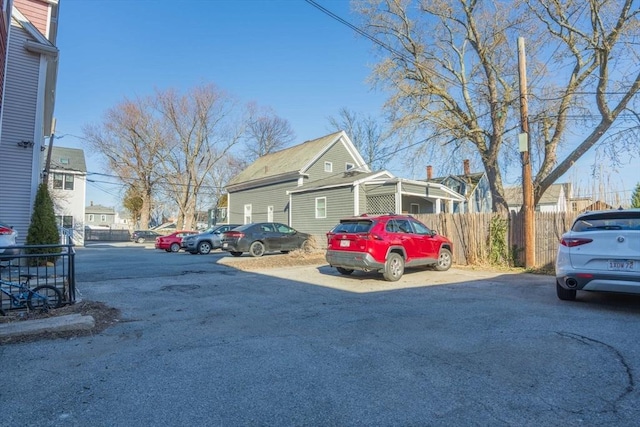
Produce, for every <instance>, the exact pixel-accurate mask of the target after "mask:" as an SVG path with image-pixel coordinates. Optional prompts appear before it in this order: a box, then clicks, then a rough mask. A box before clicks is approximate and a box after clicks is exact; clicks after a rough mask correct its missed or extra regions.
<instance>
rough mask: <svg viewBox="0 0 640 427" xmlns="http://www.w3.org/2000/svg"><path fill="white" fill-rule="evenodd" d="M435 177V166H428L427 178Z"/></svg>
mask: <svg viewBox="0 0 640 427" xmlns="http://www.w3.org/2000/svg"><path fill="white" fill-rule="evenodd" d="M432 179H433V166H431V165H429V166H427V180H429V181H431V180H432Z"/></svg>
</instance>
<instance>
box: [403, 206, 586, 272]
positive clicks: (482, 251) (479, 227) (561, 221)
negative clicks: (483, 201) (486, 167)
mask: <svg viewBox="0 0 640 427" xmlns="http://www.w3.org/2000/svg"><path fill="white" fill-rule="evenodd" d="M414 216H415V217H416V218H417V219H419V220H420V221H422V222H424V223H425V224H426V225H427V226H428V227H429V228H431V229H433V230H437V231H438V233H440V234H442V235H444V236H447V237H448V238H449V239H450V240H451V241H452V242H453V251H454V253H453V259H454V261H455V262H456V263H457V264H466V265H482V264H485V265H486V264H490V261H491V260H490V254H491V249H492V248H491V238H490V237H491V225H492V219H493V218H494V217H496V216H497V217H498V218H499V219H502V220H503V221H505V222H506V226H507V230H506V238H507V242H506V250H507V251H508V253H506V254H504V255H505V256H506V257H507V258H508V259H509V260H510V262H511V263H512V265H513V266H520V267H521V266H523V265H524V231H523V225H522V221H523V217H522V215H521V214H517V213H510V214H497V213H466V214H450V213H441V214H420V215H414ZM576 216H577V213H575V212H535V217H534V218H535V239H536V242H535V257H536V262H535V265H536V267H538V268H544V269H551V268H553V264H554V262H555V258H556V253H557V251H558V242H559V241H560V236H562V234H563V233H564V232H566V231H567V230H568V229H569V228H570V227H571V224H572V223H573V220H574V218H575V217H576Z"/></svg>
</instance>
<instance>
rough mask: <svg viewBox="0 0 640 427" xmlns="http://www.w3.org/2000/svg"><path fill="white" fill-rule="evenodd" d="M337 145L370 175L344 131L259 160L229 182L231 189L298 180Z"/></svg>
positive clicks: (358, 166) (357, 166)
mask: <svg viewBox="0 0 640 427" xmlns="http://www.w3.org/2000/svg"><path fill="white" fill-rule="evenodd" d="M337 143H342V144H344V145H345V147H346V149H347V151H348V152H349V154H350V155H351V156H352V157H353V159H354V163H355V164H356V168H362V169H364V171H366V172H369V167H368V166H367V165H366V164H365V161H364V159H363V158H362V156H361V155H360V153H358V150H357V149H356V148H355V146H354V145H353V143H352V142H351V140H350V139H349V137H348V136H347V134H346V133H345V132H344V131H340V132H335V133H332V134H329V135H326V136H323V137H321V138H318V139H314V140H310V141H306V142H303V143H302V144H299V145H295V146H293V147H289V148H285V149H284V150H280V151H277V152H275V153H270V154H267V155H265V156H262V157H259V158H258V159H257V160H256V161H255V162H253V163H252V164H250V165H249V166H248V167H247V168H245V169H244V170H243V171H242V172H240V173H239V174H238V175H236V176H235V177H234V178H233V179H232V180H231V181H229V184H228V187H233V186H234V185H238V184H242V183H247V182H253V181H256V182H260V181H265V180H271V181H274V182H277V181H279V180H287V179H297V178H298V177H299V176H300V175H304V173H305V172H306V171H307V169H308V168H309V167H311V165H313V164H314V163H315V162H316V161H317V160H318V159H319V158H320V157H322V155H323V154H324V153H326V152H327V151H329V150H330V149H331V148H332V147H333V146H334V145H335V144H337Z"/></svg>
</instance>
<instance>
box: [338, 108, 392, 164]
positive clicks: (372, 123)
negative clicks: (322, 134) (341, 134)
mask: <svg viewBox="0 0 640 427" xmlns="http://www.w3.org/2000/svg"><path fill="white" fill-rule="evenodd" d="M328 120H329V125H330V126H331V129H332V130H336V131H340V130H343V131H345V132H346V133H347V135H348V136H349V138H350V139H351V141H352V142H353V144H354V145H355V146H356V148H357V149H358V151H359V152H360V154H362V155H363V157H364V160H365V161H366V162H367V164H368V165H369V167H370V168H371V169H372V170H380V169H384V166H385V164H386V163H387V161H388V160H389V156H390V155H391V152H392V147H391V146H390V145H389V142H390V139H391V138H390V133H389V131H388V130H387V129H385V127H384V125H381V124H380V122H379V121H378V120H376V119H374V118H373V117H371V116H365V117H363V116H361V115H358V113H356V112H355V111H351V110H349V109H347V108H346V107H343V108H341V109H340V111H339V113H338V116H337V117H329V119H328Z"/></svg>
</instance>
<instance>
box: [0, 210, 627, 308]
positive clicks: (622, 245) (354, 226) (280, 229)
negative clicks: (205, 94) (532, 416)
mask: <svg viewBox="0 0 640 427" xmlns="http://www.w3.org/2000/svg"><path fill="white" fill-rule="evenodd" d="M1 230H3V229H2V228H0V237H2V233H1ZM134 236H135V237H134V239H136V240H135V241H139V240H140V239H142V241H144V239H146V238H147V235H143V234H136V233H134ZM326 236H327V248H326V252H325V258H326V260H327V262H328V263H329V265H330V266H332V267H335V268H336V269H337V271H338V272H339V273H340V274H343V275H350V274H352V273H353V272H354V271H355V270H360V271H375V272H379V273H382V275H383V277H384V279H385V280H388V281H397V280H399V279H400V278H401V277H402V275H403V274H404V271H405V268H407V267H430V268H432V269H434V270H437V271H446V270H448V269H449V268H450V267H451V265H452V263H453V243H452V242H451V241H450V240H449V239H448V238H446V237H444V236H442V235H440V234H438V233H437V232H436V231H434V230H431V229H429V228H428V227H427V226H426V225H425V224H423V223H422V222H420V221H418V220H417V219H416V218H413V217H412V216H411V215H397V214H388V215H367V214H363V215H360V216H355V217H349V218H344V219H341V220H340V222H339V223H338V224H337V225H336V226H335V227H333V228H332V229H331V230H330V231H329V232H328V233H327V234H326ZM311 239H312V238H311V236H310V235H309V234H307V233H303V232H300V231H297V230H295V229H293V228H291V227H289V226H287V225H285V224H280V223H274V222H260V223H251V224H245V225H238V224H225V225H219V226H216V227H213V228H211V229H209V230H206V231H205V232H202V233H198V234H195V232H186V231H181V232H176V233H174V234H172V235H170V236H166V237H156V248H158V249H164V250H166V251H170V252H177V251H178V250H179V249H180V248H182V249H185V250H186V251H188V252H190V253H192V254H208V253H210V252H211V251H212V250H213V249H218V248H219V249H221V250H223V251H227V252H229V253H230V254H231V255H232V256H236V257H239V256H241V255H242V254H243V253H245V252H246V253H249V255H251V256H253V257H260V256H262V255H264V254H265V253H268V252H282V253H288V252H290V251H293V250H296V249H305V248H308V247H309V246H310V244H311ZM178 245H179V246H178ZM0 246H1V245H0ZM555 267H556V291H557V296H558V298H559V299H561V300H574V299H575V298H576V295H577V291H579V290H580V291H604V292H620V293H631V294H640V209H621V210H608V211H594V212H587V213H584V214H582V215H579V216H578V217H577V218H576V219H575V221H574V223H573V225H572V227H571V229H570V230H569V231H568V232H567V233H565V234H564V235H563V236H562V238H561V240H560V243H559V249H558V254H557V259H556V265H555Z"/></svg>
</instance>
